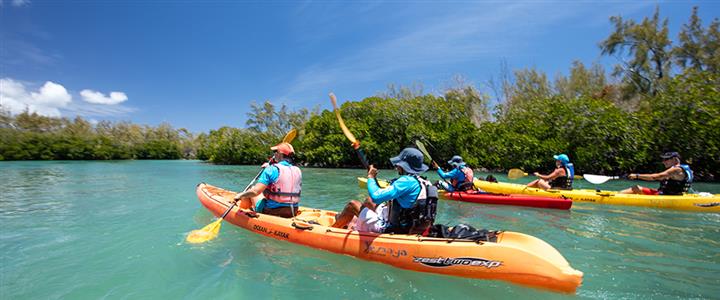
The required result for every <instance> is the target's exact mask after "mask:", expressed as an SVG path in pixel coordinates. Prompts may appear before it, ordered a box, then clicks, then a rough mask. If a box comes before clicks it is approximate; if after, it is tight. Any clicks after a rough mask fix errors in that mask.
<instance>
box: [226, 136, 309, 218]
mask: <svg viewBox="0 0 720 300" xmlns="http://www.w3.org/2000/svg"><path fill="white" fill-rule="evenodd" d="M270 150H272V151H273V163H272V164H270V165H269V166H267V167H266V168H265V169H264V170H263V171H262V173H261V174H260V177H259V178H258V180H257V183H255V185H253V186H252V187H251V188H250V189H248V190H247V191H245V192H242V193H238V194H237V195H235V201H238V200H240V201H241V202H240V208H244V209H248V208H252V209H253V210H254V211H256V212H259V213H263V214H268V215H274V216H279V217H283V218H291V217H294V216H295V215H296V214H297V209H298V204H299V203H300V191H301V189H302V172H301V171H300V168H298V167H296V166H293V165H292V157H293V155H294V154H295V149H294V148H293V146H292V145H290V144H289V143H280V144H277V145H275V146H274V147H271V148H270Z"/></svg>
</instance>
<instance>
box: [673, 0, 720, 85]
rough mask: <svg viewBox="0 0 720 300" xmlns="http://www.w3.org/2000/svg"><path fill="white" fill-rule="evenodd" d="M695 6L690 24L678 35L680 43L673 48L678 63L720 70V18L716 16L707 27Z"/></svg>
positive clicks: (684, 26)
mask: <svg viewBox="0 0 720 300" xmlns="http://www.w3.org/2000/svg"><path fill="white" fill-rule="evenodd" d="M697 10H698V8H697V7H694V8H693V12H692V16H690V21H689V23H688V24H684V25H683V28H682V31H680V34H679V35H678V39H679V41H680V45H679V46H677V47H675V48H674V49H673V54H674V56H675V61H676V63H677V64H678V65H679V66H680V67H682V68H686V67H687V68H691V69H693V70H695V71H710V72H714V73H717V72H720V20H718V19H717V18H715V19H714V20H713V22H712V23H711V24H710V26H708V28H707V29H704V28H702V21H701V20H700V17H698V15H697Z"/></svg>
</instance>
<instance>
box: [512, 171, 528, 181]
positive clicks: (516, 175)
mask: <svg viewBox="0 0 720 300" xmlns="http://www.w3.org/2000/svg"><path fill="white" fill-rule="evenodd" d="M527 175H528V174H527V173H525V172H523V170H520V169H510V171H508V178H510V179H518V178H523V177H525V176H527Z"/></svg>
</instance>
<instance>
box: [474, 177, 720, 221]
mask: <svg viewBox="0 0 720 300" xmlns="http://www.w3.org/2000/svg"><path fill="white" fill-rule="evenodd" d="M475 187H477V188H479V189H482V190H484V191H487V192H491V193H503V194H525V195H532V196H543V197H554V198H563V197H565V198H570V199H572V201H574V202H590V203H597V204H609V205H629V206H644V207H653V208H660V209H674V210H685V211H697V212H713V213H717V212H720V197H719V196H718V195H713V196H710V197H703V196H700V195H697V194H685V195H682V196H661V195H636V194H620V193H618V192H615V191H595V190H587V189H576V190H555V189H550V190H543V189H538V188H531V187H527V186H526V185H523V184H515V183H505V182H488V181H482V180H475Z"/></svg>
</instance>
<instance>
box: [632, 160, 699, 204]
mask: <svg viewBox="0 0 720 300" xmlns="http://www.w3.org/2000/svg"><path fill="white" fill-rule="evenodd" d="M660 158H662V160H663V165H665V168H667V169H666V170H665V171H663V172H660V173H653V174H630V175H629V176H628V179H640V180H646V181H660V187H659V188H657V189H651V188H647V187H643V186H640V185H636V186H633V187H630V188H628V189H625V190H623V191H621V193H623V194H641V195H682V194H683V193H687V191H688V190H689V189H690V186H691V185H692V182H693V177H694V176H693V171H692V170H690V166H688V165H686V164H682V163H681V162H680V154H678V153H677V152H666V153H665V154H663V155H660Z"/></svg>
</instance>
